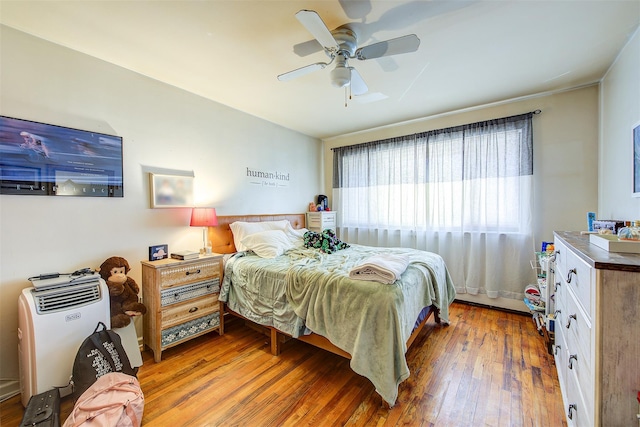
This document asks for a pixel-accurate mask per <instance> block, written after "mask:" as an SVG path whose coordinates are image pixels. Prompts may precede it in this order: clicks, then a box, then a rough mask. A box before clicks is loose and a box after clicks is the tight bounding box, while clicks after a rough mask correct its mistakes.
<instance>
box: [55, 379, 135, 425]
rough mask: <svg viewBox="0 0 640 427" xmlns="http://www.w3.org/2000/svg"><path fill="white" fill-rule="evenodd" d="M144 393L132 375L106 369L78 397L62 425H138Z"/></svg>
mask: <svg viewBox="0 0 640 427" xmlns="http://www.w3.org/2000/svg"><path fill="white" fill-rule="evenodd" d="M143 411H144V395H143V393H142V389H140V383H139V382H138V379H137V378H136V377H134V376H131V375H127V374H123V373H122V372H110V373H108V374H105V375H103V376H101V377H100V378H98V379H97V380H96V382H95V383H93V385H92V386H91V387H89V388H88V389H87V390H85V392H84V393H82V395H81V396H80V397H79V398H78V400H77V401H76V403H75V405H74V407H73V410H72V411H71V414H69V417H68V418H67V419H66V421H65V422H64V425H63V427H78V426H91V427H116V426H117V427H139V426H140V425H141V424H142V413H143Z"/></svg>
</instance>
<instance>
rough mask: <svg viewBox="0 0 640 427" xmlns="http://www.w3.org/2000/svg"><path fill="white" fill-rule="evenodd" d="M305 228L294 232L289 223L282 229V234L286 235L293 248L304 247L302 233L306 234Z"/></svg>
mask: <svg viewBox="0 0 640 427" xmlns="http://www.w3.org/2000/svg"><path fill="white" fill-rule="evenodd" d="M307 231H309V230H307V229H306V228H300V229H298V230H296V229H295V228H293V226H292V225H291V223H289V225H288V226H287V228H285V229H284V234H286V235H287V237H288V238H289V240H290V241H291V243H292V244H293V246H304V233H305V232H307Z"/></svg>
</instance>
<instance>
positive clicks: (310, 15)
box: [296, 9, 340, 51]
mask: <svg viewBox="0 0 640 427" xmlns="http://www.w3.org/2000/svg"><path fill="white" fill-rule="evenodd" d="M296 18H298V21H300V23H301V24H302V25H304V27H305V28H306V29H307V31H309V32H310V33H311V35H313V37H315V39H316V40H318V43H320V44H321V45H322V46H323V47H324V48H325V49H327V50H329V51H337V50H338V49H339V48H340V46H339V45H338V42H336V39H334V38H333V36H332V35H331V31H329V29H328V28H327V26H326V24H325V23H324V21H323V20H322V18H320V15H318V14H317V13H316V12H314V11H313V10H304V9H303V10H301V11H299V12H298V13H296Z"/></svg>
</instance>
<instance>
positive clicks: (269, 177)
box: [247, 167, 290, 187]
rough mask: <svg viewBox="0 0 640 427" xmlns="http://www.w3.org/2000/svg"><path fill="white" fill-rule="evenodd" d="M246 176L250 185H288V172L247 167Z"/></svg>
mask: <svg viewBox="0 0 640 427" xmlns="http://www.w3.org/2000/svg"><path fill="white" fill-rule="evenodd" d="M247 177H248V178H249V183H250V184H252V185H259V186H262V187H288V186H289V178H290V176H289V172H278V171H275V172H271V171H259V170H255V169H250V168H248V167H247Z"/></svg>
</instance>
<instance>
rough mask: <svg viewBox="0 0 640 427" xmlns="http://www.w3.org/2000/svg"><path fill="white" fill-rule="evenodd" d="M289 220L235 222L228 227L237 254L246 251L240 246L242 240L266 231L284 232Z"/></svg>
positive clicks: (243, 246)
mask: <svg viewBox="0 0 640 427" xmlns="http://www.w3.org/2000/svg"><path fill="white" fill-rule="evenodd" d="M288 224H289V220H287V219H283V220H280V221H264V222H242V221H236V222H233V223H231V224H230V225H229V227H230V228H231V232H232V233H233V243H234V244H235V246H236V250H237V251H238V252H242V251H246V250H247V247H246V246H245V245H243V244H242V240H243V239H244V238H245V237H247V236H249V235H251V234H254V233H259V232H261V231H266V230H285V229H286V228H287V225H288Z"/></svg>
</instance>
